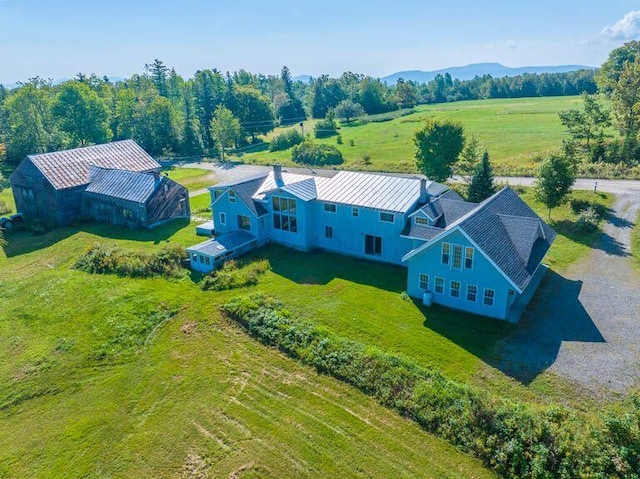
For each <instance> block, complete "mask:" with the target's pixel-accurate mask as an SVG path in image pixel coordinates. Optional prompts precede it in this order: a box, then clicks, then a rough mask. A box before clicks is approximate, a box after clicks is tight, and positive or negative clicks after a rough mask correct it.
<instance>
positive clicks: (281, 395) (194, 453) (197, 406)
mask: <svg viewBox="0 0 640 479" xmlns="http://www.w3.org/2000/svg"><path fill="white" fill-rule="evenodd" d="M8 239H9V245H8V246H7V247H5V248H4V249H3V250H2V253H0V304H2V308H0V430H1V431H2V434H0V477H20V478H30V477H38V478H48V477H51V478H53V477H88V478H91V477H96V478H97V477H132V478H138V477H314V478H315V477H363V478H365V477H430V478H440V477H450V478H456V477H474V478H484V477H493V476H492V475H491V474H490V473H488V472H487V471H486V470H484V469H483V468H482V467H481V465H480V464H479V463H478V462H477V461H474V460H472V459H470V458H469V457H467V456H465V455H463V454H461V453H459V452H457V451H456V450H455V449H454V448H452V447H450V446H449V445H447V444H446V443H444V442H443V441H441V440H437V439H435V438H434V437H433V436H431V435H429V434H427V433H425V432H423V431H422V430H421V429H419V428H418V427H417V426H416V425H415V424H413V423H411V422H409V421H407V420H405V419H403V418H401V417H399V416H398V415H396V414H395V413H393V412H391V411H389V410H387V409H385V408H383V407H381V406H379V405H378V404H377V403H376V402H375V401H374V400H372V399H370V398H368V397H367V396H365V395H363V394H361V393H359V392H357V391H356V390H355V389H354V388H351V387H348V386H346V385H344V384H342V383H340V382H339V381H336V380H333V379H331V378H328V377H325V376H320V375H318V374H316V373H315V372H314V371H313V370H312V369H311V368H307V367H302V366H300V365H298V364H297V363H295V362H293V361H291V360H289V359H287V358H285V357H284V356H283V355H282V354H280V353H278V352H277V351H274V350H271V349H268V348H265V347H263V346H262V345H260V344H259V343H257V342H256V341H254V340H253V339H251V338H249V337H248V336H246V335H245V334H244V333H242V332H241V331H240V330H239V329H238V328H236V327H235V326H234V325H233V324H230V323H229V322H228V321H226V320H224V319H223V318H221V316H220V314H219V311H218V305H219V304H221V303H222V302H225V301H227V300H228V299H229V298H230V297H231V296H233V295H236V294H238V293H239V291H229V292H226V293H213V292H206V293H204V292H202V291H201V290H200V289H199V288H198V287H197V286H196V285H195V284H194V282H193V280H192V279H191V278H190V277H189V276H185V277H184V278H183V279H180V280H171V281H168V280H164V279H139V280H133V279H126V278H119V277H116V276H108V275H104V276H99V275H94V276H92V275H88V274H86V273H83V272H79V271H75V270H73V269H72V265H73V263H74V262H75V259H76V258H77V257H78V256H79V255H80V254H81V253H82V251H83V250H84V249H85V248H87V247H88V246H89V245H91V244H93V243H94V242H95V241H104V242H118V243H119V244H121V245H122V246H123V247H125V248H135V249H142V250H150V249H154V248H158V247H160V246H162V245H164V244H167V243H171V244H180V245H188V244H192V243H194V242H196V241H199V239H198V238H197V237H196V236H195V234H194V225H193V224H190V225H189V224H185V223H184V222H183V223H170V224H167V225H165V226H163V227H161V228H159V229H157V230H154V231H152V232H149V231H131V230H125V229H120V228H117V227H113V226H103V225H91V224H89V225H84V226H82V227H80V228H60V229H57V230H55V231H53V232H50V233H47V234H44V235H39V236H34V235H32V234H30V233H26V232H12V233H10V234H9V238H8ZM200 239H201V238H200ZM295 258H296V257H295V256H292V257H291V259H292V260H293V259H295ZM374 267H376V268H377V266H374ZM278 282H279V283H280V284H281V285H282V286H283V287H289V286H288V285H289V283H290V282H291V280H290V279H289V278H286V277H285V276H279V274H278V272H277V271H276V272H274V273H272V274H271V275H270V277H269V278H267V279H265V284H264V285H261V287H262V286H264V287H265V288H267V289H277V283H278ZM333 287H334V286H333V285H332V284H331V283H329V284H328V285H327V286H325V288H327V289H330V288H333ZM354 287H355V288H359V289H357V291H359V292H361V293H362V292H364V291H370V286H367V285H366V284H365V285H362V286H354ZM305 290H306V288H305V286H304V285H303V284H301V285H299V286H298V290H297V291H296V294H304V293H305V292H306V291H305ZM390 294H393V296H394V297H397V296H398V295H397V294H396V293H390ZM158 311H172V312H173V313H175V315H174V316H173V317H170V319H169V320H168V321H166V322H162V323H158V327H157V329H153V330H149V329H148V328H147V329H145V328H143V327H142V326H143V325H144V324H145V321H148V320H149V318H153V317H154V314H155V313H156V312H158Z"/></svg>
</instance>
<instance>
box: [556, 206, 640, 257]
mask: <svg viewBox="0 0 640 479" xmlns="http://www.w3.org/2000/svg"><path fill="white" fill-rule="evenodd" d="M607 221H609V222H610V223H612V224H614V225H615V226H618V227H632V226H633V224H631V223H630V222H629V221H627V220H625V219H624V218H619V217H617V216H615V215H613V214H609V216H608V217H607ZM627 223H628V225H627ZM551 227H552V228H553V229H554V230H555V231H556V232H557V233H558V234H561V235H562V236H566V237H567V238H568V239H570V240H571V241H573V242H575V243H579V244H582V245H585V246H588V247H589V248H594V249H599V250H602V251H604V252H605V253H608V254H610V255H615V256H629V252H628V251H627V250H626V247H625V245H624V244H623V243H621V242H620V241H618V240H617V239H616V238H614V237H613V236H611V235H609V234H607V233H605V232H604V231H600V230H597V231H591V232H587V233H585V232H583V231H580V230H579V229H578V227H577V226H576V223H575V222H573V221H569V220H561V221H552V222H551Z"/></svg>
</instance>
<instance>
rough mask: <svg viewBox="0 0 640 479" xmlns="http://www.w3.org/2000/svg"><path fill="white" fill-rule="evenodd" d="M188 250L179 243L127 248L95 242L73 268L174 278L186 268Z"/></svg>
mask: <svg viewBox="0 0 640 479" xmlns="http://www.w3.org/2000/svg"><path fill="white" fill-rule="evenodd" d="M186 259H187V252H186V250H185V249H184V248H183V247H181V246H166V247H164V248H162V249H161V250H159V251H154V252H141V251H127V250H124V249H122V248H121V247H120V246H118V245H115V244H113V245H105V244H103V243H95V244H93V245H92V246H90V247H89V248H88V249H87V251H85V253H84V254H83V255H82V256H80V258H78V260H77V261H76V263H75V265H74V268H75V269H77V270H80V271H84V272H86V273H92V274H116V275H118V276H126V277H129V278H150V277H154V276H165V277H172V278H177V277H180V276H182V275H184V273H185V272H186V270H185V269H184V267H183V263H184V261H186Z"/></svg>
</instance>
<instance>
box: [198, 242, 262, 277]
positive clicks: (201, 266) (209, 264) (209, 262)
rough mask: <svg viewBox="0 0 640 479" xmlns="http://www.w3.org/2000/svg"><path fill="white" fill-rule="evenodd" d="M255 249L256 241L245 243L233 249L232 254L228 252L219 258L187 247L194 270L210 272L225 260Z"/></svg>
mask: <svg viewBox="0 0 640 479" xmlns="http://www.w3.org/2000/svg"><path fill="white" fill-rule="evenodd" d="M253 249H255V242H252V243H249V244H246V245H243V246H241V247H239V248H236V249H235V250H233V252H232V253H231V254H227V255H224V256H218V257H217V258H215V259H214V258H213V256H210V255H208V254H205V253H202V252H199V251H194V250H192V249H189V248H187V254H188V255H189V265H190V267H191V269H192V270H193V271H198V272H199V273H205V274H206V273H210V272H211V271H213V270H214V269H216V268H218V267H220V266H222V265H223V264H224V262H225V261H227V260H229V259H232V258H237V257H238V256H242V255H243V254H245V253H248V252H249V251H251V250H253Z"/></svg>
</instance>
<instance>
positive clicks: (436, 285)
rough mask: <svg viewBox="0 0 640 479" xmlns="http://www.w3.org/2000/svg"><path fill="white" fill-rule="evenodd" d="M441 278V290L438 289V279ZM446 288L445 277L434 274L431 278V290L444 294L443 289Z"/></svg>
mask: <svg viewBox="0 0 640 479" xmlns="http://www.w3.org/2000/svg"><path fill="white" fill-rule="evenodd" d="M439 279H441V280H442V291H438V290H437V288H438V280H439ZM446 290H447V279H446V278H443V277H442V276H436V277H435V278H434V279H433V292H434V293H436V294H446V293H445V291H446Z"/></svg>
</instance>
